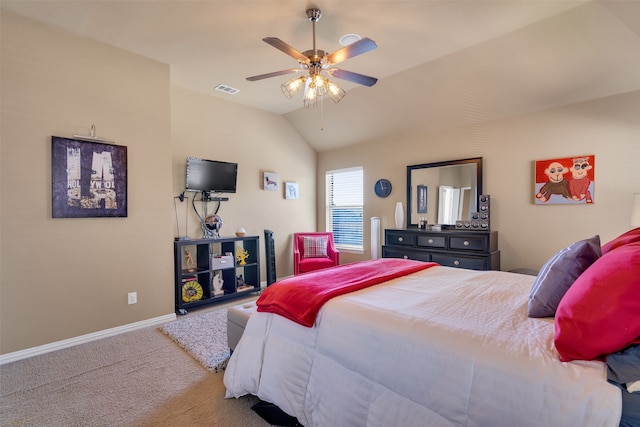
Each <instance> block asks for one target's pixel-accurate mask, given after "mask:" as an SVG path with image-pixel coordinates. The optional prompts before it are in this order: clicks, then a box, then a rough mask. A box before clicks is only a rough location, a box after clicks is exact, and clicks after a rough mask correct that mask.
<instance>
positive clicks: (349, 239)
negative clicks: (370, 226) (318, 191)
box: [326, 167, 364, 251]
mask: <svg viewBox="0 0 640 427" xmlns="http://www.w3.org/2000/svg"><path fill="white" fill-rule="evenodd" d="M326 185H327V191H326V194H327V230H328V231H333V240H334V242H335V244H336V247H337V248H338V249H344V250H353V251H363V250H364V246H363V235H362V230H363V215H364V207H363V204H364V197H363V172H362V168H361V167H357V168H349V169H339V170H334V171H328V172H327V174H326Z"/></svg>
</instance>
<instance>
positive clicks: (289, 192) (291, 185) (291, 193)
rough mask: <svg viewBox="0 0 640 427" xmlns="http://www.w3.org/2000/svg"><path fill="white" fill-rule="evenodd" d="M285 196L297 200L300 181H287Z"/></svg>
mask: <svg viewBox="0 0 640 427" xmlns="http://www.w3.org/2000/svg"><path fill="white" fill-rule="evenodd" d="M284 198H285V199H287V200H295V199H297V198H298V183H297V182H286V183H285V190H284Z"/></svg>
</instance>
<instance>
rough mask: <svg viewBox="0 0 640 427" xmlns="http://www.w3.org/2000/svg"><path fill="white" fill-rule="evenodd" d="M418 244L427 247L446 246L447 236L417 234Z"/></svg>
mask: <svg viewBox="0 0 640 427" xmlns="http://www.w3.org/2000/svg"><path fill="white" fill-rule="evenodd" d="M417 245H418V246H424V247H427V248H446V247H447V238H446V237H445V236H431V235H426V236H417Z"/></svg>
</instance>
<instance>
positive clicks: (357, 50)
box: [327, 37, 378, 64]
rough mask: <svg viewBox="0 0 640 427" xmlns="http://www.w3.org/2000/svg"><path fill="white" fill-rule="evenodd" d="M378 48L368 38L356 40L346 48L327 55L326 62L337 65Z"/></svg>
mask: <svg viewBox="0 0 640 427" xmlns="http://www.w3.org/2000/svg"><path fill="white" fill-rule="evenodd" d="M376 47H378V45H377V44H376V42H374V41H373V40H371V39H370V38H368V37H365V38H363V39H360V40H358V41H357V42H353V43H351V44H350V45H348V46H345V47H343V48H342V49H338V50H336V51H335V52H333V53H331V54H329V56H328V57H327V60H328V61H329V62H330V63H331V64H339V63H340V62H342V61H344V60H346V59H349V58H353V57H354V56H358V55H361V54H363V53H365V52H369V51H370V50H373V49H375V48H376Z"/></svg>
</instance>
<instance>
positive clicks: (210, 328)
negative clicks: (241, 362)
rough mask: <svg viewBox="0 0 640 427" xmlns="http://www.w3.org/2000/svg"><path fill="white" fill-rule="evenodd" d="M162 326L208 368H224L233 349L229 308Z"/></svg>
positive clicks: (164, 330)
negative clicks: (228, 321)
mask: <svg viewBox="0 0 640 427" xmlns="http://www.w3.org/2000/svg"><path fill="white" fill-rule="evenodd" d="M160 330H161V331H162V332H164V333H165V334H167V335H168V336H169V337H170V338H171V339H172V340H173V341H175V342H176V343H177V344H178V345H179V346H180V347H182V348H183V349H184V350H185V351H186V352H187V353H189V354H190V355H191V356H192V357H193V358H194V359H196V360H197V361H198V362H200V363H201V364H202V365H203V366H204V367H205V368H207V370H209V371H213V372H220V371H223V370H224V369H225V368H226V367H227V362H228V361H229V357H230V356H231V353H230V351H229V346H228V345H227V310H216V311H209V312H206V313H202V314H196V315H192V316H189V317H187V318H183V319H180V318H179V319H176V320H174V321H173V322H169V323H165V324H164V325H162V326H160Z"/></svg>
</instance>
